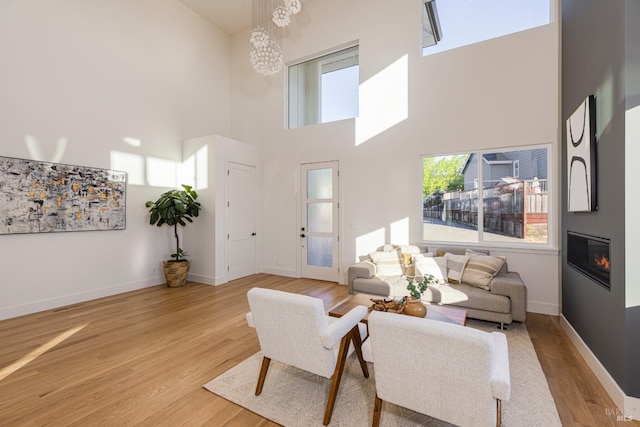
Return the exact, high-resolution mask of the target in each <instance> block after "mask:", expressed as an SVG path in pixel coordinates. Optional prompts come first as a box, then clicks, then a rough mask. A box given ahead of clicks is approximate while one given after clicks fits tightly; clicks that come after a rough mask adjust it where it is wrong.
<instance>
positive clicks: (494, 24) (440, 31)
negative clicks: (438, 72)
mask: <svg viewBox="0 0 640 427" xmlns="http://www.w3.org/2000/svg"><path fill="white" fill-rule="evenodd" d="M553 1H554V0H422V3H421V4H422V10H421V14H422V48H423V49H422V54H423V55H431V54H433V53H437V52H442V51H445V50H449V49H455V48H457V47H461V46H466V45H469V44H472V43H477V42H481V41H485V40H489V39H493V38H496V37H500V36H505V35H507V34H512V33H516V32H518V31H523V30H528V29H530V28H535V27H539V26H542V25H546V24H548V23H550V22H551V5H552V2H553ZM436 2H437V7H436Z"/></svg>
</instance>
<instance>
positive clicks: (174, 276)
mask: <svg viewBox="0 0 640 427" xmlns="http://www.w3.org/2000/svg"><path fill="white" fill-rule="evenodd" d="M182 188H183V189H182V190H170V191H167V192H166V193H162V194H161V195H160V197H159V198H158V200H156V201H155V202H154V201H148V202H147V203H145V206H146V207H147V208H148V209H149V224H151V225H157V226H158V227H160V226H162V225H164V224H167V225H170V226H173V233H174V235H175V237H176V252H175V253H173V254H171V258H174V259H172V260H169V261H163V262H162V264H163V266H164V275H165V277H166V279H167V285H168V286H170V287H172V288H175V287H178V286H183V285H184V284H185V283H187V276H188V274H189V267H191V261H189V260H187V259H185V257H186V256H188V254H187V253H186V252H185V251H184V250H182V248H181V247H180V237H179V236H178V225H181V226H183V227H184V226H185V225H187V222H193V219H192V218H194V217H197V216H198V215H199V214H200V209H201V207H200V202H197V201H196V199H197V198H198V194H197V193H196V191H195V190H194V189H193V188H192V187H191V186H189V185H185V184H182Z"/></svg>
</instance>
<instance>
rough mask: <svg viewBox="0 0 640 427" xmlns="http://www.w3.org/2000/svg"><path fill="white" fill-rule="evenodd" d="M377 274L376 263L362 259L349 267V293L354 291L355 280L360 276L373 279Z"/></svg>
mask: <svg viewBox="0 0 640 427" xmlns="http://www.w3.org/2000/svg"><path fill="white" fill-rule="evenodd" d="M375 275H376V265H375V264H374V263H373V262H371V261H369V260H364V261H360V262H359V263H357V264H353V265H352V266H350V267H349V272H348V274H347V284H348V286H349V293H350V294H352V293H353V281H354V280H355V279H358V278H363V279H371V278H372V277H373V276H375Z"/></svg>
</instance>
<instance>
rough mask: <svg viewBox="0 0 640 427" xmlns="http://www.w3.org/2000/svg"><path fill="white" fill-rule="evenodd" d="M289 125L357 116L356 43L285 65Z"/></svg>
mask: <svg viewBox="0 0 640 427" xmlns="http://www.w3.org/2000/svg"><path fill="white" fill-rule="evenodd" d="M288 77H289V82H288V85H289V103H288V107H289V128H290V129H291V128H297V127H301V126H307V125H313V124H318V123H328V122H333V121H336V120H343V119H349V118H354V117H357V116H358V88H359V83H360V79H359V66H358V46H353V47H350V48H348V49H344V50H341V51H339V52H335V53H331V54H329V55H325V56H322V57H320V58H315V59H312V60H309V61H306V62H302V63H300V64H296V65H292V66H290V67H289V73H288Z"/></svg>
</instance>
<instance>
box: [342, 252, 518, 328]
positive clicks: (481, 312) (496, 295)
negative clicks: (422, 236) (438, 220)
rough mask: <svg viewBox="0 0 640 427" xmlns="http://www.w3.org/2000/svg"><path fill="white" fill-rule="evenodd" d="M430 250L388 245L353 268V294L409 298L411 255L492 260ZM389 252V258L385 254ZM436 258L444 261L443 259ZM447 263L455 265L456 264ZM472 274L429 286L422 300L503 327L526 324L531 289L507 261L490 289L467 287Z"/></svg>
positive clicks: (351, 287)
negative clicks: (408, 268) (455, 280)
mask: <svg viewBox="0 0 640 427" xmlns="http://www.w3.org/2000/svg"><path fill="white" fill-rule="evenodd" d="M430 249H431V251H432V252H427V248H422V247H419V246H415V245H385V246H383V247H382V248H379V249H378V251H376V252H372V253H371V254H369V255H366V256H364V257H363V259H362V260H361V261H360V262H358V263H356V264H354V265H352V266H350V267H349V271H348V287H349V293H352V294H353V293H366V294H372V295H379V296H383V297H393V298H397V297H402V296H405V295H409V292H408V291H407V289H406V286H407V280H406V273H407V270H406V269H407V267H406V266H405V265H404V264H403V263H402V260H403V258H404V260H407V259H408V258H409V255H410V256H411V258H413V259H416V255H418V257H419V256H420V254H422V256H424V255H425V253H426V255H427V256H434V255H439V254H440V253H439V252H442V253H448V254H449V255H450V256H452V257H453V255H465V254H467V253H469V252H472V254H478V255H485V256H490V254H489V252H488V251H468V250H464V249H463V250H461V249H459V248H430ZM385 252H386V253H387V254H384V253H385ZM389 253H390V254H391V255H393V254H398V257H399V259H400V263H401V264H402V265H401V267H400V268H401V270H399V269H398V268H397V265H396V264H394V262H395V261H394V259H393V256H390V255H389ZM403 254H404V256H403ZM472 256H474V255H472ZM372 257H373V258H376V260H374V259H373V258H372ZM434 258H436V259H438V260H439V261H441V260H442V258H440V257H434ZM493 258H495V257H493ZM447 263H448V265H449V264H451V263H452V260H449V261H447ZM470 271H471V268H469V270H468V271H467V268H466V267H465V269H464V273H463V276H462V280H461V283H458V284H454V283H448V282H447V283H440V284H434V285H429V288H428V289H427V292H425V294H424V295H423V296H422V300H423V301H425V302H428V303H435V304H446V305H452V306H458V307H461V308H464V309H465V310H466V311H467V316H468V317H470V318H474V319H480V320H486V321H490V322H496V323H500V324H501V326H504V324H511V323H512V322H513V321H517V322H524V321H525V320H526V296H527V288H526V286H525V284H524V282H523V281H522V278H521V277H520V275H519V274H518V273H517V272H514V271H509V269H508V265H507V261H506V260H504V262H503V263H502V265H501V267H500V270H499V271H498V272H497V273H496V274H495V276H493V277H492V278H491V279H490V280H489V282H488V283H485V285H487V286H484V288H482V287H478V286H474V285H471V284H469V283H465V280H464V279H465V277H467V276H468V277H473V276H472V275H471V274H466V273H467V272H470ZM391 273H395V274H391ZM410 273H412V272H410ZM476 285H477V284H476Z"/></svg>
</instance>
